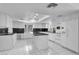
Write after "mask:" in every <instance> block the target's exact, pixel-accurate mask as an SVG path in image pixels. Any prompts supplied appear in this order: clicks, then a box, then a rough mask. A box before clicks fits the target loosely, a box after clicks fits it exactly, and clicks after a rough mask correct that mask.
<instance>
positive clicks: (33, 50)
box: [0, 39, 75, 55]
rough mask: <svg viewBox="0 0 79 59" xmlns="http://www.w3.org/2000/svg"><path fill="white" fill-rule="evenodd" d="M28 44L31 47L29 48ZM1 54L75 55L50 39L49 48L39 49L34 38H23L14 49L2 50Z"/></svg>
mask: <svg viewBox="0 0 79 59" xmlns="http://www.w3.org/2000/svg"><path fill="white" fill-rule="evenodd" d="M28 46H30V47H29V48H28ZM29 50H30V51H29ZM28 51H29V52H28ZM0 55H75V54H74V53H72V52H71V51H68V50H66V49H64V48H62V47H60V46H59V45H57V44H55V43H52V42H50V41H49V48H48V49H45V50H38V49H37V47H36V46H35V44H34V42H33V39H22V40H17V42H16V45H15V47H14V48H13V49H11V50H8V51H0Z"/></svg>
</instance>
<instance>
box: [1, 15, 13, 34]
mask: <svg viewBox="0 0 79 59" xmlns="http://www.w3.org/2000/svg"><path fill="white" fill-rule="evenodd" d="M0 28H8V29H9V30H8V31H9V32H10V33H12V18H11V17H10V16H8V15H7V14H0Z"/></svg>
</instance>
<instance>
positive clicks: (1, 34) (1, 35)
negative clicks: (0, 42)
mask: <svg viewBox="0 0 79 59" xmlns="http://www.w3.org/2000/svg"><path fill="white" fill-rule="evenodd" d="M13 34H14V33H5V34H0V36H5V35H13Z"/></svg>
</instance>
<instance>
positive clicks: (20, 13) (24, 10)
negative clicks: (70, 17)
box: [0, 3, 79, 19]
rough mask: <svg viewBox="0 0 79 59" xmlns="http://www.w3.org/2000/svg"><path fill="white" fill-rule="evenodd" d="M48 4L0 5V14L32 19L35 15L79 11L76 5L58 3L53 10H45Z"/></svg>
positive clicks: (65, 13) (56, 14) (53, 14)
mask: <svg viewBox="0 0 79 59" xmlns="http://www.w3.org/2000/svg"><path fill="white" fill-rule="evenodd" d="M48 4H49V3H0V12H4V13H7V14H9V15H11V16H14V17H17V18H20V19H22V18H30V17H31V18H32V17H33V16H34V14H35V13H39V14H40V15H41V16H40V17H43V16H44V15H51V16H58V15H67V14H69V13H73V12H75V11H78V10H79V7H78V6H79V4H78V3H58V6H57V7H55V8H53V7H52V8H47V5H48Z"/></svg>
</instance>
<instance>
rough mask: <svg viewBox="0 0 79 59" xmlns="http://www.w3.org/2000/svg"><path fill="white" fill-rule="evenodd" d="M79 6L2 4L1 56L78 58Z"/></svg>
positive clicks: (0, 24) (66, 4)
mask: <svg viewBox="0 0 79 59" xmlns="http://www.w3.org/2000/svg"><path fill="white" fill-rule="evenodd" d="M75 5H79V4H74V3H70V4H69V3H65V4H64V3H29V4H28V3H19V4H18V3H10V4H9V3H2V4H0V11H1V13H0V55H78V54H79V40H78V39H79V38H78V25H79V24H78V23H79V20H78V18H79V17H78V15H79V11H78V9H79V8H77V7H75ZM72 7H73V8H72Z"/></svg>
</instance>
